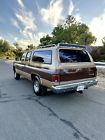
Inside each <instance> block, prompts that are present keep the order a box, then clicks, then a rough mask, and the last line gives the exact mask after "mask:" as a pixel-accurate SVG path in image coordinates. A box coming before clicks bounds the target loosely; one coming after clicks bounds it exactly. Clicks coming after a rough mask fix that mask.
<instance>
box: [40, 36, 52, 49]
mask: <svg viewBox="0 0 105 140" xmlns="http://www.w3.org/2000/svg"><path fill="white" fill-rule="evenodd" d="M40 43H41V46H44V45H48V44H51V43H52V37H50V36H49V35H46V36H44V37H42V38H41V39H40Z"/></svg>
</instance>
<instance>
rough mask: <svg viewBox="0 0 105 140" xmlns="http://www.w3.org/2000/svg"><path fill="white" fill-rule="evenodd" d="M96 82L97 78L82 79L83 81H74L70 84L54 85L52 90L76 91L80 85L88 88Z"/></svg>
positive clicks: (57, 91)
mask: <svg viewBox="0 0 105 140" xmlns="http://www.w3.org/2000/svg"><path fill="white" fill-rule="evenodd" d="M96 84H97V80H96V79H93V80H85V81H81V82H73V83H70V84H62V85H57V86H53V87H52V90H53V91H54V92H56V93H60V92H67V91H76V90H77V88H78V86H81V85H83V86H84V89H86V88H88V87H90V86H94V85H96Z"/></svg>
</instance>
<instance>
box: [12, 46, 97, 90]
mask: <svg viewBox="0 0 105 140" xmlns="http://www.w3.org/2000/svg"><path fill="white" fill-rule="evenodd" d="M60 51H61V52H60ZM68 52H72V53H73V54H72V55H71V56H72V57H73V59H75V55H74V53H75V52H76V53H78V54H79V53H80V52H83V55H84V56H85V54H86V57H89V58H88V59H89V62H84V61H83V60H82V61H83V62H77V61H74V62H73V61H72V62H67V63H66V62H65V61H66V59H67V61H68V60H69V59H70V58H69V56H63V55H65V54H67V55H68V54H69V53H68ZM80 54H81V53H80ZM60 55H61V56H60ZM61 57H62V58H61ZM63 57H64V58H63ZM66 57H67V58H66ZM82 57H83V56H82ZM78 58H79V57H78ZM44 59H45V60H44ZM61 59H64V60H63V61H64V62H61V61H62V60H61ZM82 59H84V58H82ZM86 59H87V58H86ZM86 61H87V60H86ZM13 70H14V72H15V78H16V75H17V76H20V75H23V76H24V77H26V78H27V79H29V80H34V79H35V78H37V79H38V81H39V84H40V85H41V86H43V87H46V88H49V89H52V90H53V91H55V92H58V93H60V92H64V91H69V90H75V91H83V90H84V89H86V88H88V87H90V86H93V85H95V84H97V81H96V75H97V69H96V66H95V64H94V62H93V59H92V57H91V56H90V54H89V53H88V52H87V51H86V50H85V48H84V47H83V46H80V45H73V44H59V45H55V46H52V47H48V48H41V49H35V50H32V51H28V52H26V53H24V54H23V56H22V59H21V61H15V62H14V63H13Z"/></svg>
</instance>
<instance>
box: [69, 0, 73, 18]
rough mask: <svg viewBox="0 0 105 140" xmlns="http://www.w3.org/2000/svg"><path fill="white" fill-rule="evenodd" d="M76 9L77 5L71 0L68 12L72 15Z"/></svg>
mask: <svg viewBox="0 0 105 140" xmlns="http://www.w3.org/2000/svg"><path fill="white" fill-rule="evenodd" d="M74 9H75V6H74V4H73V2H72V0H70V4H69V10H68V14H69V15H72V13H73V11H74Z"/></svg>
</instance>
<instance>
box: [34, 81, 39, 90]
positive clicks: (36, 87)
mask: <svg viewBox="0 0 105 140" xmlns="http://www.w3.org/2000/svg"><path fill="white" fill-rule="evenodd" d="M34 91H35V92H39V82H38V81H35V82H34Z"/></svg>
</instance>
